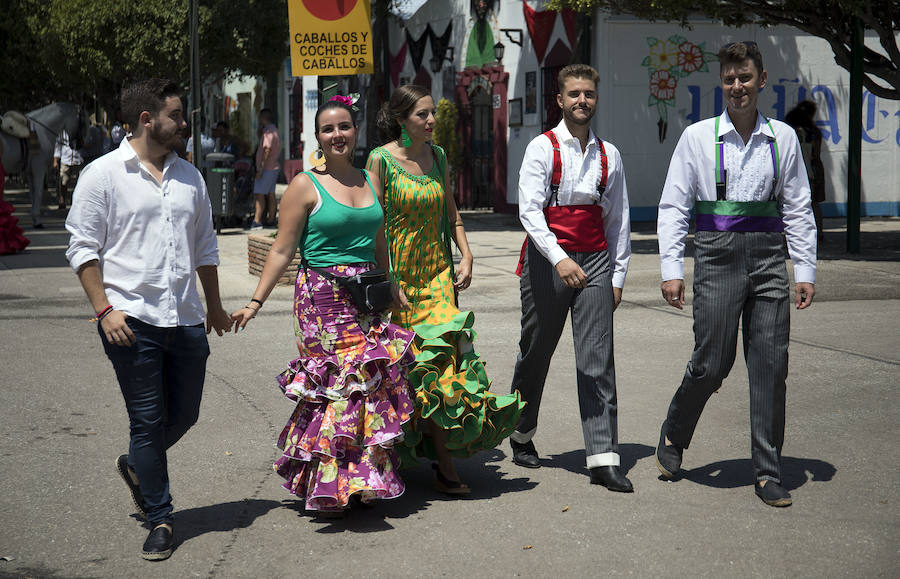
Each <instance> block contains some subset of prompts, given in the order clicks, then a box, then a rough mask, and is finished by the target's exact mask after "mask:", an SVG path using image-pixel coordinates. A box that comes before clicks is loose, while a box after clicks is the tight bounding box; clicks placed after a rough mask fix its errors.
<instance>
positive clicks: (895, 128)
mask: <svg viewBox="0 0 900 579" xmlns="http://www.w3.org/2000/svg"><path fill="white" fill-rule="evenodd" d="M594 32H595V42H596V44H595V49H594V55H595V56H594V61H595V63H596V66H597V68H598V71H599V72H600V76H601V87H600V98H601V105H600V107H599V110H598V114H597V117H596V121H595V123H594V125H595V130H598V131H599V133H600V134H601V135H602V136H603V138H606V139H609V140H610V141H612V142H613V143H615V145H616V146H617V147H618V148H619V150H620V151H622V155H623V160H624V163H625V170H626V173H627V176H628V189H629V196H630V200H631V205H632V207H633V208H634V209H635V211H634V212H633V213H634V217H635V218H636V219H653V218H655V206H656V204H657V202H658V200H659V195H660V192H661V190H662V186H663V183H664V182H665V176H666V171H667V170H668V164H669V159H670V157H671V154H672V151H673V150H674V148H675V144H676V143H677V142H678V138H679V137H680V135H681V132H682V131H683V130H684V128H685V127H686V126H687V125H689V124H691V123H692V122H694V121H693V120H691V119H689V117H690V116H691V115H692V113H696V111H697V107H698V106H699V113H700V114H699V116H700V118H706V117H710V116H713V115H714V114H716V113H717V112H718V111H716V110H714V104H715V101H716V89H717V87H718V83H719V77H718V74H719V66H718V61H717V60H715V59H714V61H713V62H712V63H711V64H710V66H709V71H708V72H694V73H692V74H691V75H690V76H688V77H686V78H682V79H679V81H678V87H677V89H676V105H675V106H674V107H672V108H669V110H668V121H669V126H668V135H667V138H666V140H665V141H664V142H662V143H660V142H659V139H658V138H657V120H658V118H659V117H658V114H657V112H656V109H655V108H654V107H650V106H648V97H649V74H648V70H647V68H646V67H643V66H641V62H642V60H643V59H644V58H645V57H646V56H647V55H648V50H649V49H648V44H647V38H648V37H655V38H659V39H666V38H668V37H670V36H671V35H673V34H678V35H680V36H683V37H685V38H687V39H688V40H690V41H691V42H694V43H695V44H696V43H701V42H705V44H706V46H705V48H706V50H708V51H710V52H713V53H715V52H717V51H718V49H719V47H720V46H721V45H723V44H725V43H727V42H731V41H735V40H754V41H756V42H757V43H759V45H760V50H761V51H762V55H763V64H764V67H765V68H766V70H767V73H768V82H769V86H768V87H767V88H766V89H764V90H763V92H762V93H760V100H759V107H760V111H761V112H762V113H763V114H764V115H768V116H770V117H772V118H779V119H783V118H784V114H785V113H786V112H787V111H789V110H790V109H791V108H792V107H793V106H794V105H795V104H796V103H797V102H798V100H801V99H802V98H803V96H804V95H805V96H806V97H807V98H812V99H813V100H814V101H816V103H817V104H818V105H819V112H818V117H817V120H818V121H819V124H820V126H821V127H822V128H823V131H824V132H825V133H826V136H827V138H826V139H825V142H824V146H823V154H822V156H823V162H824V164H825V168H826V171H828V180H827V204H826V205H825V206H823V208H824V209H825V212H826V215H838V214H844V212H845V211H846V208H845V204H846V183H847V147H848V140H849V129H848V121H847V119H848V105H849V103H848V100H849V90H848V86H849V73H847V72H846V71H845V70H844V69H842V68H840V67H838V66H837V65H836V64H835V63H834V57H833V54H832V51H831V48H830V47H829V45H828V43H827V42H826V41H825V40H822V39H819V38H816V37H812V36H809V35H806V34H804V33H801V32H800V31H798V30H795V29H793V28H789V27H775V28H768V29H762V28H758V27H747V28H743V29H734V28H728V27H724V26H721V25H718V24H711V23H708V22H699V23H695V24H694V27H693V30H683V29H681V28H680V27H678V26H676V25H669V24H654V23H648V22H643V21H636V20H628V19H607V18H605V17H603V16H602V15H601V16H598V17H597V18H596V20H595V30H594ZM873 41H874V38H868V39H867V42H869V43H874V42H873ZM692 91H693V93H692ZM866 94H867V96H866V97H865V99H866V100H865V101H864V111H863V125H864V127H865V128H866V131H865V136H866V137H868V138H869V139H871V140H872V141H878V142H869V141H866V140H865V139H864V142H863V186H862V189H863V191H862V201H863V215H866V214H867V213H868V214H874V215H885V214H887V215H897V214H898V209H900V102H897V101H888V100H884V99H878V98H875V97H874V96H872V95H869V94H868V93H866ZM698 97H699V100H698ZM829 101H831V102H833V105H832V106H831V107H829V106H828V103H829ZM602 103H606V104H605V105H604V104H602ZM720 110H721V109H720ZM870 111H871V112H870Z"/></svg>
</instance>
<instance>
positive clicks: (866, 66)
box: [550, 0, 900, 100]
mask: <svg viewBox="0 0 900 579" xmlns="http://www.w3.org/2000/svg"><path fill="white" fill-rule="evenodd" d="M550 6H551V7H552V8H554V9H557V10H558V9H561V8H565V7H569V8H573V9H576V10H578V11H581V12H584V13H588V12H590V11H591V10H593V9H595V8H599V9H602V10H607V11H609V12H612V13H615V14H623V13H624V14H632V15H634V16H637V17H639V18H646V19H648V20H664V21H668V22H672V21H677V22H680V23H681V24H682V25H685V26H686V25H687V24H688V19H689V18H690V17H692V16H698V15H703V16H708V17H710V18H714V19H717V20H721V21H722V23H724V24H726V25H729V26H743V25H747V24H757V25H761V26H769V25H775V24H785V25H788V26H793V27H795V28H798V29H800V30H802V31H804V32H807V33H809V34H811V35H813V36H818V37H819V38H823V39H825V40H826V41H827V42H828V44H829V45H830V46H831V49H832V51H833V52H834V60H835V62H836V63H837V64H838V66H840V67H842V68H844V69H846V70H848V71H849V70H850V61H851V53H852V48H853V26H854V22H855V21H856V19H857V18H858V19H859V20H860V21H861V22H862V23H863V25H864V26H865V28H866V29H868V30H872V31H874V32H875V33H876V34H877V35H878V39H879V43H880V46H881V48H882V49H883V52H879V51H876V50H875V49H873V48H870V47H868V46H866V47H864V49H863V72H864V74H865V76H864V77H863V84H864V85H865V87H866V89H868V91H869V92H871V93H872V94H874V95H876V96H879V97H881V98H886V99H892V100H900V47H898V43H897V38H898V36H897V32H898V31H900V2H898V0H553V1H552V2H551V3H550Z"/></svg>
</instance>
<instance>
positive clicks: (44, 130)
mask: <svg viewBox="0 0 900 579" xmlns="http://www.w3.org/2000/svg"><path fill="white" fill-rule="evenodd" d="M25 116H26V117H27V118H28V120H29V121H30V125H31V129H32V132H33V135H34V136H36V137H37V142H38V144H39V145H40V147H39V148H32V149H30V150H29V147H28V139H17V138H15V137H13V136H12V135H8V134H6V133H3V132H0V139H3V159H2V162H3V167H4V168H5V169H6V172H7V173H19V174H25V175H26V177H27V180H28V190H29V193H30V195H31V222H32V224H33V225H34V226H35V227H37V226H39V225H40V224H41V202H42V200H43V197H44V177H45V176H46V175H47V169H48V168H49V167H50V163H51V161H52V160H53V151H54V149H55V147H56V140H57V138H58V137H59V135H60V133H61V132H62V131H63V130H65V131H66V133H68V135H69V139H70V141H71V142H75V143H81V142H83V141H84V139H85V137H86V136H87V131H88V119H87V116H86V115H85V114H84V111H83V110H82V108H81V107H80V106H78V105H74V104H72V103H53V104H50V105H47V106H45V107H42V108H39V109H36V110H33V111H31V112H29V113H26V114H25Z"/></svg>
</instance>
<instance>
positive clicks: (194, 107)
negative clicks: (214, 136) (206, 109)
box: [189, 0, 203, 169]
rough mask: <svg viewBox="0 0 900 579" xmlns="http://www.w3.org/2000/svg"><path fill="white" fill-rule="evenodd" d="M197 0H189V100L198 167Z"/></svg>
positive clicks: (194, 158)
mask: <svg viewBox="0 0 900 579" xmlns="http://www.w3.org/2000/svg"><path fill="white" fill-rule="evenodd" d="M198 4H199V0H190V10H191V15H190V17H191V100H190V103H189V104H190V119H191V136H192V137H193V143H194V146H193V150H192V151H190V153H191V159H192V160H193V162H194V166H195V167H197V168H198V169H199V168H200V162H201V159H200V155H201V153H200V111H201V110H202V104H201V103H202V102H203V101H202V98H201V95H200V93H201V90H202V89H201V87H200V35H199V33H198V28H199V25H200V17H199V9H198Z"/></svg>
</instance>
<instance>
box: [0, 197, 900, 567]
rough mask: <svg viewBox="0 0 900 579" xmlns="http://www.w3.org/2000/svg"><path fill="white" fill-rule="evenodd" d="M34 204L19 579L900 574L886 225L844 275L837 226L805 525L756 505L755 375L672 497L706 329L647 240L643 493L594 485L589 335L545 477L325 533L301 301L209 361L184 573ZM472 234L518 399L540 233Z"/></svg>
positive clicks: (25, 264) (22, 377)
mask: <svg viewBox="0 0 900 579" xmlns="http://www.w3.org/2000/svg"><path fill="white" fill-rule="evenodd" d="M10 200H11V201H12V202H13V203H15V204H16V206H17V209H19V211H18V213H17V214H18V216H19V218H20V220H21V221H23V222H24V224H25V231H26V235H27V236H28V237H30V238H31V240H32V244H31V246H30V247H29V248H28V250H27V251H26V252H24V253H22V254H19V255H12V256H0V305H2V309H0V319H2V327H3V332H2V336H3V337H2V349H0V352H2V353H0V362H2V364H0V378H2V388H0V406H2V409H3V416H4V418H3V420H2V423H0V454H2V457H3V458H2V474H0V525H2V529H3V532H2V533H0V557H5V558H8V559H9V560H6V561H2V562H0V577H52V578H58V577H59V578H61V577H65V578H74V577H110V578H121V577H173V578H175V577H177V578H181V577H194V576H197V577H223V578H232V577H235V578H243V577H276V576H279V577H280V576H284V577H287V576H295V577H316V576H319V577H327V576H341V577H367V578H374V577H414V576H441V577H445V576H446V577H556V578H562V577H574V576H584V577H590V576H605V575H613V576H620V575H631V576H637V577H651V576H672V577H677V576H688V575H690V576H700V577H756V576H768V577H778V576H800V577H881V576H884V577H896V576H898V574H900V553H898V546H900V474H898V468H897V464H898V463H900V452H898V445H897V436H898V423H900V410H898V409H900V405H898V392H900V388H898V384H900V348H898V346H900V339H898V330H897V328H898V326H900V220H898V219H886V220H867V221H865V222H864V224H863V230H864V231H863V249H864V251H863V253H862V254H861V255H855V256H849V255H847V254H846V253H845V252H844V251H843V247H844V232H843V229H842V227H843V223H842V222H841V221H840V220H829V221H828V222H827V225H828V226H829V230H828V233H827V241H826V244H825V246H824V247H823V250H822V255H823V257H824V258H823V259H822V260H821V261H820V269H819V276H818V283H817V286H816V289H817V294H816V301H815V303H814V305H813V307H812V308H811V309H809V310H806V311H803V312H796V311H795V312H793V315H792V320H791V321H792V329H791V336H792V344H791V366H790V375H789V377H788V416H787V431H786V443H785V447H784V476H785V483H786V486H787V487H788V488H789V489H790V490H791V492H792V494H793V497H794V505H793V506H792V507H790V508H788V509H774V508H771V507H767V506H765V505H764V504H763V503H762V502H761V501H760V500H759V499H757V498H756V496H755V495H754V493H753V487H752V482H753V480H752V471H751V466H750V439H749V415H748V403H749V401H748V388H747V375H746V371H745V369H744V367H743V362H742V357H741V352H739V356H738V362H737V363H736V364H735V368H734V370H733V371H732V374H731V376H730V377H729V378H728V379H727V380H726V382H725V384H724V386H723V387H722V389H721V390H720V392H719V393H718V394H717V395H715V396H714V397H713V398H712V400H711V401H710V403H709V405H708V406H707V410H706V412H705V413H704V415H703V418H702V419H701V422H700V425H699V428H698V430H697V433H696V436H695V439H694V443H693V444H692V446H691V448H690V449H689V450H688V451H686V453H685V463H684V466H685V469H686V472H685V474H684V477H683V478H682V479H681V480H679V481H677V482H665V481H662V480H660V479H659V477H658V474H659V473H658V471H657V469H656V466H655V463H654V459H653V450H654V446H655V444H656V441H657V437H658V434H659V427H660V423H661V422H662V420H663V418H664V415H665V411H666V408H667V406H668V403H669V400H670V398H671V396H672V394H673V392H674V390H675V388H676V386H677V384H678V383H679V381H680V378H681V375H682V373H683V371H684V365H685V363H686V362H687V360H688V358H689V356H690V352H691V348H692V335H691V315H690V309H689V308H687V309H686V310H685V311H684V312H679V311H676V310H674V309H672V308H670V307H668V306H666V305H665V304H664V303H663V302H662V300H661V298H660V295H659V289H658V288H659V266H658V256H657V255H656V238H655V235H654V234H653V231H652V228H651V227H650V226H648V225H647V224H638V225H640V226H639V227H638V226H637V225H636V228H635V229H636V231H635V233H634V235H633V244H634V252H635V254H634V257H633V258H632V265H631V270H630V273H629V276H628V281H627V284H626V287H625V293H624V301H623V303H622V305H621V307H620V308H619V309H618V311H617V312H616V316H615V340H616V361H617V376H618V392H619V429H620V431H619V437H620V441H621V454H622V459H623V466H624V468H625V469H626V470H627V471H628V476H629V477H630V478H631V480H632V482H633V483H634V485H635V489H636V492H635V493H634V494H632V495H622V494H616V493H611V492H608V491H606V490H605V489H603V488H601V487H597V486H591V485H589V484H588V477H587V472H586V470H585V469H584V451H583V441H582V434H581V428H580V422H579V420H578V412H577V400H576V393H575V366H574V356H573V347H572V337H571V333H570V332H566V333H564V334H563V339H562V341H561V343H560V345H559V348H558V350H557V354H556V356H555V357H554V360H553V365H552V367H551V371H550V372H551V373H550V379H549V380H548V385H547V389H546V391H545V396H544V401H543V405H542V411H541V412H542V413H541V424H540V427H539V429H538V434H537V436H536V438H535V444H536V446H537V448H538V451H539V453H540V454H541V456H542V466H543V468H541V469H537V470H528V469H523V468H520V467H517V466H515V465H514V464H513V463H512V462H511V460H510V450H509V446H508V444H507V443H504V444H503V445H501V446H500V447H499V448H497V449H495V450H493V451H489V452H483V453H481V454H479V455H477V456H475V457H473V458H471V459H469V460H466V461H461V462H459V467H458V468H459V472H460V475H461V476H462V477H463V479H464V480H465V481H466V482H467V483H468V484H469V485H471V486H472V487H473V489H474V490H473V493H472V495H471V496H470V497H469V498H465V499H448V498H446V497H444V496H442V495H440V494H438V493H436V492H435V491H433V490H432V488H431V485H432V471H431V469H430V467H429V465H427V464H425V463H422V464H421V465H420V466H419V467H418V468H416V469H412V470H410V471H407V472H406V473H405V474H404V479H405V480H406V482H407V484H408V488H407V491H406V494H405V495H404V496H402V497H401V498H399V499H396V500H393V501H389V502H383V503H379V504H376V506H375V507H374V508H371V509H365V510H360V511H358V512H352V513H350V514H349V515H348V517H347V518H346V519H344V520H339V521H323V520H319V519H317V518H311V517H309V516H307V515H306V514H304V513H303V512H302V510H301V509H300V508H298V503H297V502H296V501H294V500H292V498H291V496H290V495H288V493H287V492H286V491H285V490H283V489H282V488H281V487H280V478H279V477H278V476H277V475H275V474H274V473H273V472H272V469H271V463H272V461H273V460H274V459H275V458H276V456H277V454H278V451H277V450H276V449H275V448H274V442H275V439H276V436H277V434H278V432H279V431H280V429H281V428H282V426H283V425H284V423H285V421H286V420H287V418H288V415H289V414H290V412H291V409H292V405H291V403H290V402H289V401H287V400H286V399H284V398H283V397H282V396H281V394H280V392H279V390H278V388H277V386H276V384H275V382H274V379H273V378H274V376H275V375H276V374H278V373H279V372H280V371H281V370H282V369H283V368H284V367H285V365H286V363H287V362H288V361H289V360H291V359H293V358H294V357H295V356H296V345H295V341H294V336H293V331H292V324H291V318H290V302H291V298H292V291H293V289H292V288H290V287H286V286H285V287H279V288H278V289H276V291H275V292H274V293H273V295H272V297H271V299H269V300H268V301H267V302H266V304H265V308H264V309H263V310H262V313H261V314H260V316H259V317H258V318H257V319H256V320H254V322H253V323H252V324H251V326H250V327H249V328H248V329H247V330H246V331H245V332H243V333H242V334H240V335H237V336H236V335H231V334H228V335H225V336H224V337H221V338H219V337H217V336H215V335H213V336H212V337H211V338H210V346H211V349H212V355H211V357H210V359H209V372H208V375H207V380H206V390H205V395H204V401H203V407H202V410H201V416H200V421H199V423H198V424H197V425H196V426H195V427H194V428H193V429H192V430H191V431H190V432H189V433H188V435H187V436H185V438H184V439H183V440H182V441H181V442H180V443H179V444H178V445H177V446H176V447H175V448H174V449H173V450H172V451H171V452H170V454H169V467H170V473H171V478H172V492H173V495H174V496H175V498H176V509H177V512H176V516H177V520H176V543H177V548H176V550H175V552H174V554H173V555H172V557H171V559H169V560H168V561H165V562H160V563H150V562H146V561H143V560H142V559H141V558H140V548H141V544H142V542H143V540H144V539H145V537H146V533H147V531H146V530H145V528H144V527H142V524H141V522H140V521H139V520H138V519H136V517H135V515H133V514H132V513H133V508H132V506H131V502H130V498H129V496H128V493H127V491H126V489H125V486H124V485H123V484H122V482H121V480H120V479H119V478H118V475H117V474H116V472H115V469H114V465H113V462H114V459H115V457H116V456H118V455H119V454H120V453H122V452H125V451H126V450H127V442H128V423H127V417H126V414H125V409H124V403H123V402H122V398H121V395H120V393H119V391H118V385H117V383H116V380H115V376H114V373H113V370H112V368H111V366H110V364H109V362H108V360H107V359H106V357H105V356H104V354H103V351H102V347H101V344H100V340H99V338H98V336H97V331H96V326H95V325H94V324H91V323H89V322H88V319H89V318H90V317H91V316H92V312H91V309H90V305H89V303H88V301H87V299H86V298H85V297H84V294H83V292H82V290H81V287H80V285H79V284H78V280H77V278H76V277H75V275H74V274H73V273H72V271H71V269H69V267H68V265H67V264H66V261H65V256H64V251H65V247H66V244H67V242H68V235H67V234H66V231H65V229H64V228H63V225H62V217H63V216H62V215H61V214H59V213H58V212H57V213H56V214H52V215H49V216H48V217H47V218H45V224H46V226H47V227H46V229H44V230H40V231H37V230H32V229H30V228H29V226H30V220H29V219H28V217H27V215H26V212H25V211H24V197H23V196H22V195H21V193H18V194H17V193H16V192H13V194H12V195H11V196H10ZM51 213H53V212H51ZM465 219H466V223H467V229H468V231H469V239H470V243H471V244H472V246H473V251H474V253H475V255H476V262H475V271H474V273H475V277H474V280H473V284H472V287H471V289H469V290H468V291H466V292H465V293H463V294H462V296H461V300H460V301H461V307H463V308H464V309H471V310H473V311H474V312H475V313H476V320H477V321H476V330H477V331H478V339H477V341H476V347H477V349H478V351H479V352H480V353H481V354H482V356H483V357H484V359H485V360H486V362H487V369H488V372H489V374H490V375H491V377H492V379H493V382H494V386H493V389H494V390H495V391H498V392H502V391H506V390H507V388H508V385H509V382H510V378H511V374H512V368H513V362H514V360H515V356H516V352H517V341H518V331H519V310H520V308H519V296H518V281H517V278H516V277H515V276H514V275H513V269H514V268H515V261H516V259H517V255H518V249H519V247H520V245H521V241H522V238H523V234H522V232H521V229H520V228H519V226H518V223H517V222H516V221H515V220H514V219H513V218H512V217H509V216H502V215H491V214H481V213H472V214H467V215H466V216H465ZM219 244H220V251H221V261H222V265H221V267H220V269H219V272H220V282H221V287H222V293H223V296H224V302H225V306H226V309H228V310H229V311H232V310H234V309H236V308H238V307H240V306H242V305H244V304H245V303H246V302H247V300H248V299H249V297H250V295H251V293H252V291H253V289H254V288H255V286H256V281H257V279H256V278H255V277H252V276H250V275H249V274H248V273H247V259H246V247H247V239H246V234H245V233H244V232H243V231H240V230H225V231H223V232H222V234H221V235H220V236H219ZM688 269H690V264H689V267H688ZM688 283H689V284H690V280H688ZM688 297H689V298H690V292H689V296H688Z"/></svg>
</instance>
